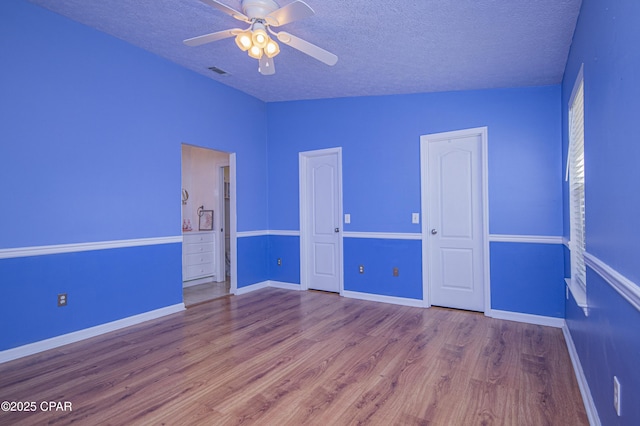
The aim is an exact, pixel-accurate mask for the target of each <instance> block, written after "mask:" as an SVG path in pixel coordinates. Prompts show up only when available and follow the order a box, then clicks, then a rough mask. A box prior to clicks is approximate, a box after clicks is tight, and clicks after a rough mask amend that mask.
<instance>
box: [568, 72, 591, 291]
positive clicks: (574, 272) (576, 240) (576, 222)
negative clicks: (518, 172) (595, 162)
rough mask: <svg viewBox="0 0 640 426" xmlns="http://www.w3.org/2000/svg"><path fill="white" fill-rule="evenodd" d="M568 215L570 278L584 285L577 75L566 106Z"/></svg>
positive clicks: (581, 132)
mask: <svg viewBox="0 0 640 426" xmlns="http://www.w3.org/2000/svg"><path fill="white" fill-rule="evenodd" d="M569 131H570V132H569V167H568V169H569V170H568V171H569V193H570V194H569V197H570V202H569V215H570V219H569V220H570V226H571V236H570V238H571V279H572V280H574V281H575V282H577V283H578V284H579V285H580V286H582V287H583V288H584V289H586V284H587V280H586V275H587V274H586V267H585V263H584V252H585V249H586V243H585V224H584V222H585V220H584V218H585V215H584V211H585V196H584V194H585V191H584V183H585V179H584V81H583V80H582V79H580V82H579V83H578V86H577V89H576V90H575V91H574V95H573V99H572V101H571V104H570V108H569Z"/></svg>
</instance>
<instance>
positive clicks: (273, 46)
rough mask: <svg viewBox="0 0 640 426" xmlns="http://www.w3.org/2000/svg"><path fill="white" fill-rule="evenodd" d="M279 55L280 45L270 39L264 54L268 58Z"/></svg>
mask: <svg viewBox="0 0 640 426" xmlns="http://www.w3.org/2000/svg"><path fill="white" fill-rule="evenodd" d="M278 53H280V46H278V43H276V42H275V41H273V40H271V39H269V41H268V42H267V45H266V46H265V48H264V54H265V55H267V57H268V58H273V57H274V56H276V55H277V54H278Z"/></svg>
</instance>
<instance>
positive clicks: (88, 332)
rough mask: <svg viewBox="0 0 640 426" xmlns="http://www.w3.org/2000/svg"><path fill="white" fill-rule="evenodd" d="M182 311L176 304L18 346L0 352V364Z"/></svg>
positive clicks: (182, 307) (181, 307) (182, 308)
mask: <svg viewBox="0 0 640 426" xmlns="http://www.w3.org/2000/svg"><path fill="white" fill-rule="evenodd" d="M182 310H184V303H177V304H175V305H171V306H166V307H164V308H160V309H156V310H153V311H149V312H144V313H142V314H138V315H133V316H130V317H127V318H122V319H119V320H116V321H112V322H108V323H106V324H100V325H96V326H95V327H90V328H85V329H83V330H78V331H74V332H72V333H68V334H63V335H61V336H56V337H52V338H50V339H46V340H41V341H39V342H34V343H29V344H27V345H24V346H18V347H17V348H11V349H7V350H5V351H2V352H0V364H1V363H3V362H7V361H11V360H14V359H18V358H22V357H25V356H28V355H33V354H36V353H39V352H43V351H46V350H49V349H54V348H58V347H60V346H64V345H67V344H69V343H75V342H79V341H80V340H84V339H88V338H90V337H95V336H99V335H101V334H105V333H109V332H111V331H115V330H119V329H121V328H125V327H129V326H132V325H136V324H140V323H142V322H145V321H149V320H152V319H156V318H160V317H163V316H165V315H171V314H174V313H176V312H180V311H182Z"/></svg>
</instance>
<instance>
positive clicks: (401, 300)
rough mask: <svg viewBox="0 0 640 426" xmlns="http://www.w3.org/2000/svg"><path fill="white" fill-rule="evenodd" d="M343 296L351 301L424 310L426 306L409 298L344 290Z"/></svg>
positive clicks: (417, 300)
mask: <svg viewBox="0 0 640 426" xmlns="http://www.w3.org/2000/svg"><path fill="white" fill-rule="evenodd" d="M342 296H344V297H348V298H351V299H360V300H368V301H370V302H382V303H391V304H393V305H403V306H413V307H416V308H424V307H425V304H424V302H423V301H422V300H421V299H409V298H407V297H396V296H384V295H381V294H372V293H361V292H359V291H349V290H344V291H343V292H342Z"/></svg>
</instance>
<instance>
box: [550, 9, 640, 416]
mask: <svg viewBox="0 0 640 426" xmlns="http://www.w3.org/2000/svg"><path fill="white" fill-rule="evenodd" d="M638 17H640V3H639V2H637V1H635V0H621V1H616V2H599V1H595V0H584V1H583V2H582V9H581V12H580V16H579V18H578V24H577V28H576V31H575V34H574V39H573V44H572V46H571V52H570V54H569V58H568V62H567V66H566V70H565V75H564V81H563V84H562V117H563V151H564V152H565V153H566V149H567V144H568V136H567V135H568V132H567V109H568V107H567V105H568V102H569V97H570V95H571V90H572V88H573V84H574V81H575V79H576V76H577V73H578V70H579V68H580V65H581V64H583V63H584V84H585V89H584V95H585V163H586V165H585V176H586V184H585V191H586V209H585V215H586V243H587V252H588V253H590V254H592V255H594V256H596V257H597V258H598V259H600V260H601V261H603V262H605V263H606V264H608V265H609V266H611V267H612V268H613V269H615V270H616V271H618V272H619V273H621V274H622V275H624V276H626V277H627V278H629V279H630V280H632V281H633V282H634V283H636V285H637V284H638V283H640V263H638V253H640V230H639V228H638V218H639V217H640V191H637V190H636V188H635V187H636V185H637V183H638V182H640V168H639V167H638V158H640V143H638V137H637V136H636V135H637V129H636V127H637V121H638V112H639V111H640V82H638V75H637V74H638V70H639V69H640V50H639V49H638V44H639V43H640V26H638ZM566 193H567V190H566V185H565V194H566ZM567 198H568V197H567V195H565V200H566V199H567ZM565 205H567V204H566V201H565ZM567 215H568V209H565V220H564V223H565V231H564V232H565V233H564V235H565V236H567V237H568V235H569V225H568V223H569V221H568V217H567ZM567 275H568V274H567ZM587 302H588V304H589V306H590V313H589V316H588V317H585V316H584V314H583V313H582V311H581V310H580V309H578V308H577V307H576V306H575V302H574V301H573V299H572V300H570V301H569V302H567V323H568V325H569V329H570V331H571V335H572V337H573V340H574V342H575V345H576V349H577V351H578V355H579V357H580V361H581V363H582V366H583V369H584V372H585V375H586V377H587V381H588V382H589V387H590V388H591V393H592V396H593V398H594V401H595V404H596V406H597V410H598V414H599V416H600V419H601V421H602V424H606V425H614V424H616V425H617V424H619V425H637V424H640V405H638V403H637V402H638V397H639V395H640V373H639V372H638V368H637V363H638V360H639V359H640V333H638V324H640V315H639V313H638V311H637V310H636V309H635V308H633V307H632V306H631V305H630V304H629V303H628V302H627V301H626V300H625V299H624V298H622V297H621V296H620V295H619V294H618V293H617V292H615V291H614V290H613V289H612V288H611V286H609V284H608V283H606V282H605V281H603V280H602V279H601V278H600V277H599V276H598V275H597V274H596V273H595V272H593V271H591V270H590V269H588V270H587ZM614 375H617V376H618V378H619V379H620V383H621V386H622V416H621V417H618V416H617V415H616V414H615V412H614V409H613V403H612V401H613V376H614Z"/></svg>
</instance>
